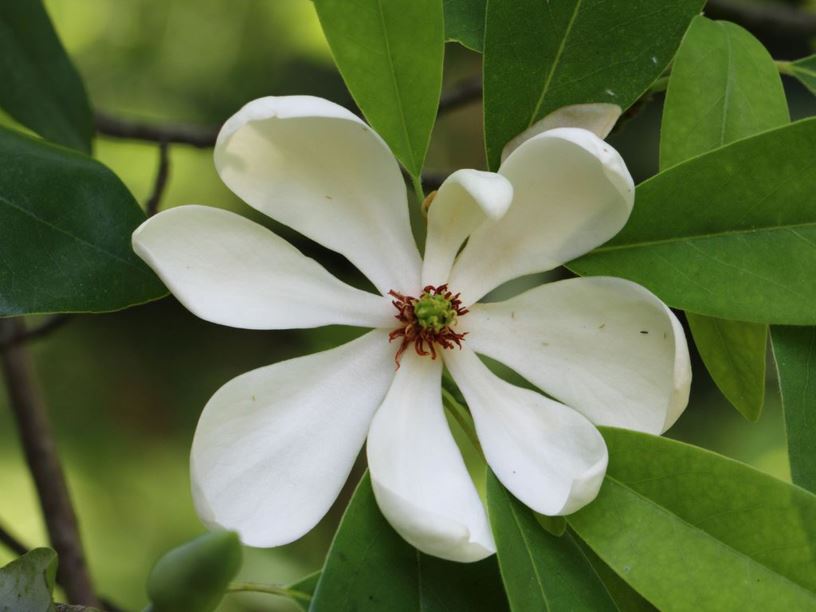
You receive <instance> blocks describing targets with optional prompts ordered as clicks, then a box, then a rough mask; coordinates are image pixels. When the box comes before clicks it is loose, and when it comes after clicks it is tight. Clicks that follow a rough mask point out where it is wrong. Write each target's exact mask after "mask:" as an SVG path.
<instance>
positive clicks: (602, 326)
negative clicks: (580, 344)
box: [598, 323, 606, 329]
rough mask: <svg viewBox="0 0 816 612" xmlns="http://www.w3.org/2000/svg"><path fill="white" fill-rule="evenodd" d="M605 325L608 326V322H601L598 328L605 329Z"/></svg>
mask: <svg viewBox="0 0 816 612" xmlns="http://www.w3.org/2000/svg"><path fill="white" fill-rule="evenodd" d="M604 327H606V323H601V324H600V325H599V326H598V329H603V328H604Z"/></svg>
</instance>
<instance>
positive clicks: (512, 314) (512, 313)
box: [510, 310, 516, 319]
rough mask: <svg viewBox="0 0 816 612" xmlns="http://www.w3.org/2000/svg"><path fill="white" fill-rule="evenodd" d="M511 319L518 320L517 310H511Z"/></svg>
mask: <svg viewBox="0 0 816 612" xmlns="http://www.w3.org/2000/svg"><path fill="white" fill-rule="evenodd" d="M510 318H511V319H515V318H516V311H515V310H511V311H510Z"/></svg>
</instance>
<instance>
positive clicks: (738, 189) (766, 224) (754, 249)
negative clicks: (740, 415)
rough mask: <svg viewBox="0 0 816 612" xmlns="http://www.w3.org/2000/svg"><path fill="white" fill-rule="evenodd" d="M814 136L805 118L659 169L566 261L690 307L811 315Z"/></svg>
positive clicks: (729, 315) (782, 317)
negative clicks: (607, 229)
mask: <svg viewBox="0 0 816 612" xmlns="http://www.w3.org/2000/svg"><path fill="white" fill-rule="evenodd" d="M814 142H816V120H814V119H807V120H804V121H799V122H796V123H793V124H790V125H786V126H784V127H781V128H777V129H775V130H770V131H768V132H763V133H762V134H759V135H757V136H753V137H751V138H747V139H744V140H739V141H736V142H733V143H731V144H729V145H726V146H724V147H722V148H719V149H716V150H714V151H712V152H710V153H706V154H704V155H701V156H698V157H695V158H692V159H690V160H689V161H687V162H683V163H681V164H678V165H676V166H673V167H671V168H669V169H668V170H666V171H664V172H661V173H660V174H658V175H657V176H655V177H653V178H651V179H649V180H647V181H645V182H643V183H641V184H640V185H639V186H638V188H637V194H636V198H635V202H636V203H635V208H634V211H633V212H632V216H631V217H630V218H629V222H628V223H627V224H626V226H625V227H624V228H623V230H622V231H621V232H620V233H619V234H618V235H617V236H616V237H615V238H613V239H612V240H611V241H610V242H608V243H607V244H606V245H604V246H602V247H600V248H599V249H596V250H595V251H593V252H592V253H589V254H588V255H585V256H584V257H581V258H579V259H577V260H575V261H573V262H571V263H570V264H568V265H569V267H570V268H572V269H573V270H574V271H576V272H577V273H579V274H582V275H590V274H591V275H598V274H600V275H610V276H621V277H624V278H628V279H630V280H632V281H635V282H637V283H640V284H641V285H644V286H645V287H647V288H649V289H651V290H652V291H653V292H654V293H656V294H657V295H658V296H660V298H661V299H663V301H665V302H666V303H667V304H669V305H670V306H674V307H676V308H682V309H684V310H688V311H690V312H693V313H696V314H705V315H709V316H714V317H719V318H723V319H734V320H738V321H752V322H756V323H786V324H794V325H807V324H813V323H816V308H814V307H813V304H814V303H816V283H813V282H812V281H813V278H814V277H815V276H816V206H814V202H815V201H816V200H814V197H816V173H814V172H813V170H812V169H813V167H814V166H815V165H816V148H814V146H813V143H814Z"/></svg>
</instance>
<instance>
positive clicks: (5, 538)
mask: <svg viewBox="0 0 816 612" xmlns="http://www.w3.org/2000/svg"><path fill="white" fill-rule="evenodd" d="M0 544H3V545H5V547H6V548H8V549H9V550H10V551H11V552H13V553H14V554H15V555H17V556H18V557H21V556H23V555H24V554H26V553H27V552H28V547H27V546H26V545H25V544H23V543H22V542H20V540H18V539H17V538H15V537H14V536H13V535H11V533H9V532H8V531H6V530H5V529H3V527H0Z"/></svg>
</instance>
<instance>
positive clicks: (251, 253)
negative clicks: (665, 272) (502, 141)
mask: <svg viewBox="0 0 816 612" xmlns="http://www.w3.org/2000/svg"><path fill="white" fill-rule="evenodd" d="M558 123H559V122H558V121H555V122H552V121H551V122H550V124H549V125H548V124H546V122H545V124H544V125H543V127H542V126H537V127H536V129H534V130H533V131H531V132H530V133H528V134H525V135H523V137H521V138H519V139H516V140H515V141H514V142H513V143H511V145H509V149H508V150H507V151H506V158H505V159H504V161H503V163H502V165H501V168H500V169H499V171H498V173H491V172H481V171H477V170H459V171H458V172H455V173H454V174H452V175H451V176H450V177H449V178H448V179H447V180H446V181H445V182H444V184H443V185H442V186H441V187H440V189H439V191H438V193H436V196H435V198H434V199H433V201H432V203H431V205H430V208H429V211H428V227H427V240H426V246H425V256H424V258H422V257H420V254H419V251H418V250H417V247H416V244H415V242H414V240H413V237H412V233H411V229H410V226H409V220H408V208H407V205H406V204H407V198H406V188H405V184H404V182H403V179H402V176H401V174H400V169H399V167H398V164H397V162H396V160H395V158H394V157H393V155H392V154H391V153H390V151H389V149H388V147H387V145H386V144H385V143H384V142H383V140H382V139H381V138H380V137H379V136H378V135H377V134H376V133H375V132H374V131H373V130H372V129H371V128H369V127H368V126H367V125H366V124H365V123H364V122H363V121H361V120H360V119H359V118H358V117H356V116H355V115H353V114H352V113H350V112H349V111H348V110H346V109H344V108H342V107H340V106H337V105H336V104H333V103H331V102H328V101H326V100H322V99H319V98H313V97H306V96H292V97H269V98H262V99H259V100H255V101H253V102H250V103H249V104H247V105H246V106H245V107H244V108H242V109H241V110H240V111H239V112H238V113H237V114H236V115H235V116H233V117H232V118H231V119H230V120H229V121H227V123H226V124H225V125H224V127H223V129H222V130H221V133H220V134H219V137H218V143H217V145H216V147H215V165H216V168H217V170H218V173H219V174H220V176H221V178H222V180H223V181H224V182H225V183H226V185H227V186H228V187H229V188H230V189H231V190H232V191H234V192H235V193H236V194H237V195H238V196H239V197H241V198H242V199H243V200H244V201H246V202H247V203H249V204H250V205H251V206H253V207H254V208H256V209H257V210H259V211H261V212H263V213H265V214H267V215H269V216H270V217H272V218H273V219H275V220H277V221H279V222H281V223H283V224H285V225H287V226H289V227H291V228H293V229H295V230H297V231H298V232H300V233H302V234H304V235H305V236H307V237H309V238H311V239H312V240H315V241H317V242H319V243H320V244H323V245H325V246H326V247H328V248H329V249H332V250H333V251H336V252H338V253H340V254H342V255H344V256H345V257H346V258H347V259H348V260H349V261H350V262H351V263H352V264H354V265H355V266H356V267H357V268H359V269H360V270H361V271H362V272H363V273H364V274H365V275H366V276H367V277H368V279H369V280H370V281H371V283H372V284H373V286H374V287H376V289H377V292H378V293H377V294H375V293H373V292H369V291H363V290H360V289H357V288H354V287H352V286H350V285H348V284H346V283H344V282H343V281H341V280H338V279H337V278H335V277H333V276H332V275H330V274H329V273H328V272H327V271H326V270H325V269H324V268H323V267H322V266H321V265H320V264H318V263H317V262H316V261H314V260H313V259H310V258H308V257H306V256H304V255H303V254H301V253H300V252H299V251H298V250H297V249H295V248H294V247H293V246H291V245H290V244H289V243H287V242H286V241H285V240H283V239H282V238H280V237H278V236H277V235H276V234H274V233H273V232H271V231H269V230H267V229H265V228H264V227H262V226H260V225H258V224H256V223H253V222H251V221H249V220H247V219H245V218H243V217H241V216H239V215H236V214H233V213H231V212H226V211H224V210H220V209H216V208H209V207H203V206H182V207H178V208H173V209H170V210H167V211H166V212H162V213H161V214H158V215H156V216H155V217H153V218H151V219H150V220H148V221H146V222H145V223H144V224H143V225H142V226H141V227H140V228H139V229H137V230H136V232H135V233H134V235H133V245H134V249H135V250H136V252H137V253H138V254H139V255H140V256H141V257H142V258H143V259H144V260H145V261H146V262H147V263H148V264H149V265H150V266H151V267H152V268H153V269H154V270H155V271H156V272H157V273H158V274H159V276H160V277H161V278H162V280H163V281H164V282H165V284H166V285H167V287H168V288H169V289H170V290H171V291H172V292H173V294H174V295H175V296H176V297H177V298H178V299H179V301H181V303H182V304H184V305H185V306H186V307H187V308H188V309H189V310H190V311H192V312H193V313H194V314H196V315H197V316H199V317H201V318H202V319H205V320H207V321H212V322H214V323H218V324H222V325H229V326H232V327H240V328H246V329H286V328H309V327H318V326H322V325H330V324H342V325H351V326H359V327H367V328H371V329H372V331H369V332H368V333H365V334H364V335H362V336H361V337H359V338H358V339H356V340H353V341H351V342H348V343H347V344H344V345H342V346H339V347H337V348H334V349H331V350H327V351H324V352H321V353H318V354H315V355H311V356H306V357H299V358H296V359H291V360H288V361H284V362H281V363H276V364H274V365H271V366H267V367H262V368H259V369H257V370H253V371H251V372H248V373H246V374H243V375H241V376H238V377H237V378H235V379H233V380H231V381H230V382H228V383H227V384H225V385H224V386H223V387H222V388H221V389H219V390H218V391H217V392H216V393H215V395H214V396H213V397H212V399H211V400H210V401H209V402H208V403H207V405H206V407H205V408H204V411H203V413H202V415H201V419H200V421H199V423H198V428H197V430H196V433H195V439H194V441H193V447H192V456H191V473H192V485H193V494H194V499H195V504H196V508H197V510H198V513H199V514H200V516H201V517H202V519H203V520H204V521H205V522H206V523H208V524H209V525H212V526H220V527H224V528H229V529H234V530H236V531H237V532H238V533H239V534H240V535H241V538H242V540H243V541H244V542H245V543H246V544H248V545H252V546H262V547H267V546H277V545H281V544H285V543H288V542H291V541H293V540H295V539H297V538H299V537H300V536H302V535H303V534H305V533H306V532H307V531H309V530H310V529H311V528H312V527H313V526H314V525H315V524H316V523H317V522H318V521H319V520H320V518H321V517H323V515H324V514H325V513H326V512H327V511H328V509H329V507H330V506H331V505H332V503H333V502H334V500H335V499H336V497H337V495H338V493H339V492H340V489H341V487H342V486H343V484H344V482H345V480H346V479H347V477H348V475H349V472H350V470H351V468H352V464H353V463H354V461H355V458H356V457H357V455H358V453H359V451H360V449H361V448H362V446H363V444H364V442H366V440H367V445H366V450H367V457H368V466H369V470H370V474H371V481H372V484H373V488H374V493H375V496H376V499H377V502H378V504H379V506H380V509H381V510H382V512H383V514H384V515H385V517H386V518H387V520H388V521H389V523H390V524H391V525H392V526H393V527H394V529H396V531H398V532H399V533H400V534H401V535H402V536H403V537H404V538H405V539H406V540H407V541H408V542H410V543H411V544H413V545H414V546H415V547H416V548H418V549H419V550H421V551H423V552H425V553H428V554H431V555H436V556H438V557H442V558H444V559H451V560H456V561H476V560H479V559H482V558H484V557H486V556H488V555H490V554H492V553H493V552H494V551H495V546H494V542H493V537H492V535H491V531H490V526H489V524H488V520H487V517H486V513H485V509H484V507H483V504H482V502H481V500H480V497H479V494H478V493H477V490H476V487H475V486H474V483H473V481H472V480H471V478H470V476H469V475H468V471H467V469H466V467H465V463H464V461H463V459H462V456H461V454H460V452H459V449H458V447H457V445H456V443H455V442H454V438H453V436H452V435H451V432H450V430H449V429H448V425H447V422H446V419H445V415H444V412H443V406H442V402H441V390H440V385H441V377H442V371H443V366H444V367H447V369H448V370H449V372H450V374H451V375H452V377H453V379H454V380H455V382H456V384H457V385H458V387H459V389H460V390H461V392H462V394H463V396H464V398H465V399H466V400H467V404H468V406H469V407H470V411H471V413H472V416H473V420H474V423H475V429H476V433H477V435H478V438H479V441H480V443H481V447H482V449H483V452H484V456H485V459H486V461H487V463H488V464H489V466H490V469H491V470H493V472H494V473H495V474H496V476H497V478H498V479H499V480H500V481H501V482H502V484H503V485H504V486H505V487H506V488H507V489H508V490H509V491H511V492H512V494H513V495H515V496H516V497H517V498H518V499H519V500H521V501H522V502H523V503H524V504H526V505H527V506H529V507H530V508H532V509H533V510H535V511H536V512H540V513H543V514H547V515H563V514H568V513H571V512H574V511H576V510H578V509H579V508H581V507H582V506H584V505H585V504H587V503H589V502H590V501H592V500H593V499H594V498H595V496H596V495H597V493H598V489H599V487H600V486H601V482H602V480H603V477H604V473H605V470H606V466H607V449H606V446H605V444H604V440H603V438H602V437H601V435H600V433H599V432H598V430H597V429H596V428H595V425H611V426H616V427H625V428H629V429H635V430H638V431H643V432H649V433H653V434H659V433H662V432H663V431H665V430H666V429H667V428H668V427H669V426H671V425H672V424H673V423H674V421H675V420H676V419H677V418H678V416H679V415H680V413H681V412H682V411H683V409H684V408H685V406H686V403H687V401H688V392H689V384H690V378H691V374H690V368H689V358H688V348H687V346H686V341H685V337H684V335H683V330H682V327H681V326H680V324H679V323H678V321H677V319H676V318H675V317H674V315H673V314H672V313H671V311H670V310H669V309H668V308H667V307H666V306H665V305H664V304H663V303H662V302H661V301H660V300H659V299H658V298H656V297H655V296H654V295H653V294H651V293H650V292H649V291H647V290H646V289H644V288H643V287H641V286H639V285H636V284H634V283H631V282H629V281H626V280H621V279H617V278H607V277H591V278H573V279H569V280H562V281H558V282H553V283H550V284H546V285H542V286H539V287H537V288H534V289H531V290H529V291H527V292H525V293H522V294H521V295H518V296H516V297H513V298H511V299H508V300H506V301H501V302H495V303H480V302H479V300H480V299H481V298H482V297H484V296H485V295H486V294H487V293H488V292H490V291H491V290H492V289H494V288H496V287H498V286H499V285H501V284H503V283H504V282H505V281H509V280H511V279H514V278H517V277H520V276H523V275H527V274H532V273H536V272H542V271H546V270H552V269H553V268H556V267H557V266H560V265H561V264H563V263H564V262H567V261H570V260H571V259H573V258H575V257H578V256H579V255H581V254H583V253H586V252H587V251H589V250H591V249H593V248H594V247H596V246H598V245H600V244H602V243H604V242H606V241H607V240H609V239H610V238H611V237H612V236H614V235H615V234H616V233H617V232H618V231H619V230H620V229H621V227H623V225H624V223H625V222H626V220H627V218H628V216H629V214H630V212H631V210H632V205H633V200H634V185H633V182H632V178H631V177H630V175H629V173H628V171H627V169H626V166H625V165H624V162H623V160H622V159H621V157H620V156H619V155H618V153H617V152H616V151H615V150H614V149H613V148H612V147H610V146H609V145H608V144H606V143H605V142H604V141H603V140H602V139H601V138H600V137H599V136H598V135H596V134H595V133H593V132H592V131H590V130H587V129H582V128H577V127H555V128H553V129H546V128H548V127H552V125H558ZM567 123H569V122H567ZM599 130H600V131H603V129H602V128H599ZM604 135H605V133H604V134H602V136H604ZM465 241H466V242H465ZM463 243H464V244H465V246H464V248H462V245H463ZM478 355H485V356H488V357H491V358H493V359H495V360H498V361H499V362H501V363H503V364H505V365H506V366H508V367H510V368H512V369H513V370H515V371H516V372H517V373H518V374H520V375H521V376H523V377H524V378H526V379H527V380H528V381H529V382H531V383H532V384H533V385H535V386H536V387H538V388H540V389H542V390H543V391H544V392H546V393H547V395H546V396H545V395H542V394H541V393H537V392H534V391H531V390H528V389H524V388H520V387H517V386H514V385H512V384H509V383H508V382H505V381H504V380H503V379H501V378H499V377H498V376H496V375H495V374H493V373H492V372H491V370H489V369H488V368H487V367H486V366H485V365H484V363H483V362H482V361H481V360H480V358H479V357H478Z"/></svg>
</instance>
